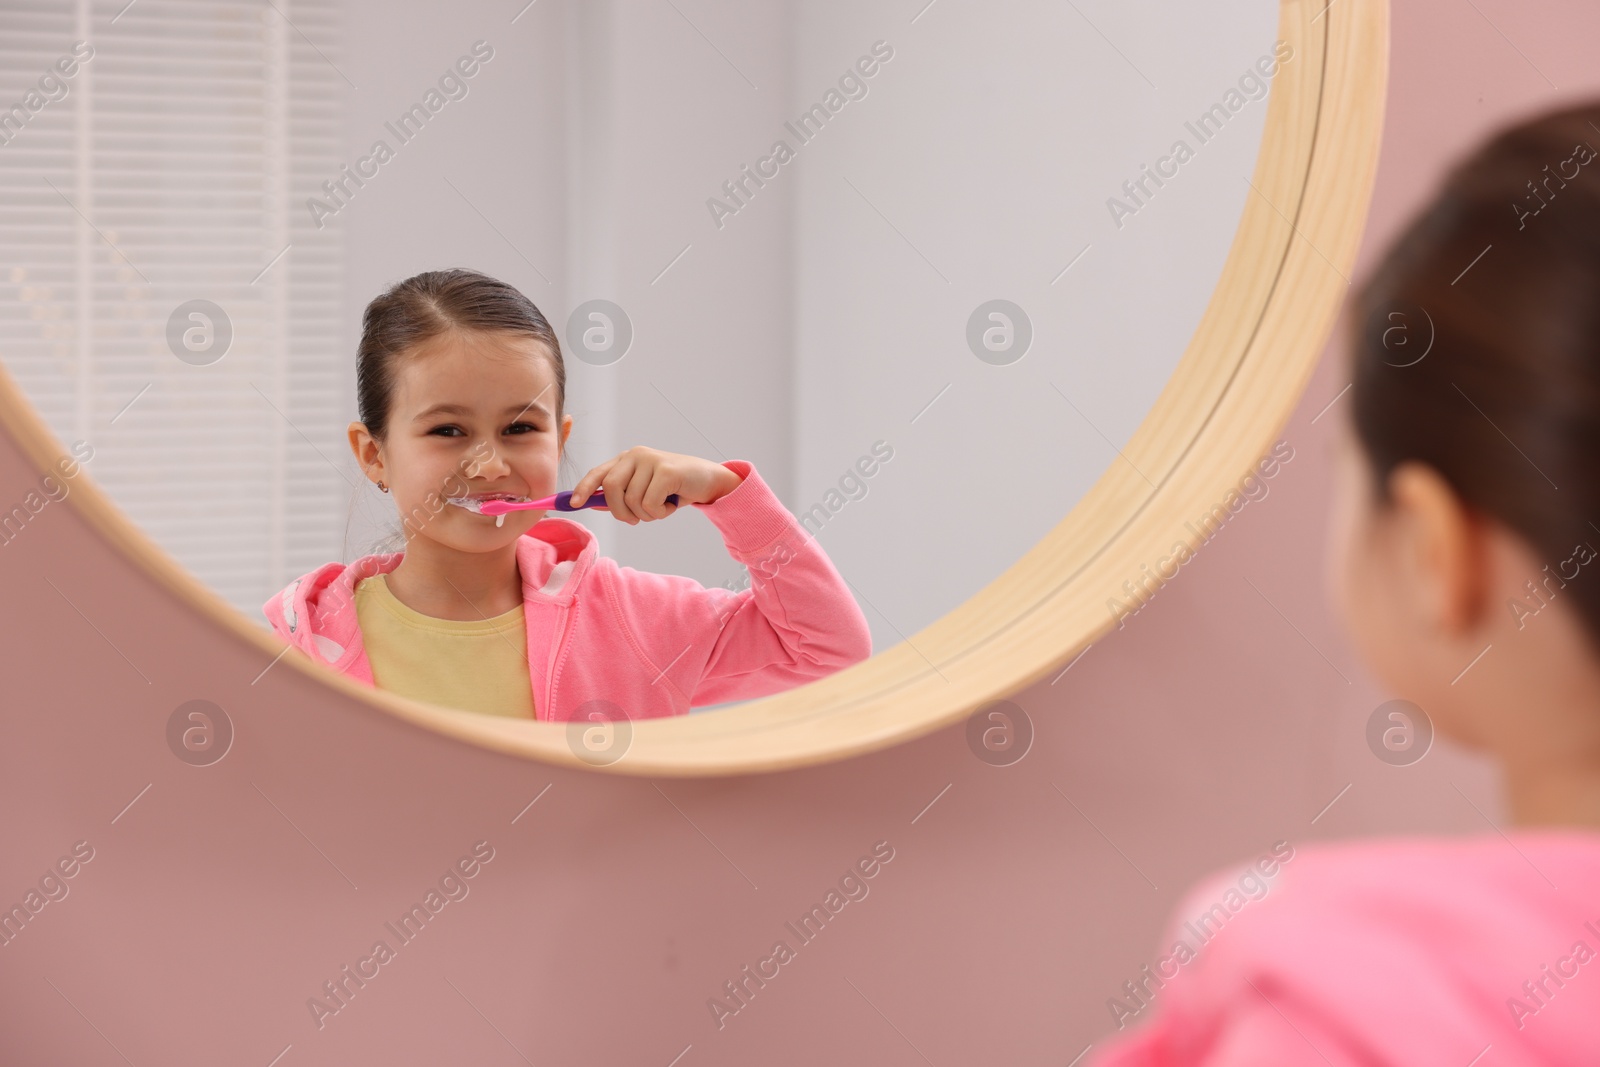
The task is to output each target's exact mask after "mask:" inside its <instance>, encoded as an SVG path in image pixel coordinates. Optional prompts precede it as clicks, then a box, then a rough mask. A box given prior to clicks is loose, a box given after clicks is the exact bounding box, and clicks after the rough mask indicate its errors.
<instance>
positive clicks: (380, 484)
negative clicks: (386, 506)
mask: <svg viewBox="0 0 1600 1067" xmlns="http://www.w3.org/2000/svg"><path fill="white" fill-rule="evenodd" d="M378 488H379V489H382V490H383V491H384V492H385V493H387V492H388V491H389V487H388V486H387V485H384V484H383V483H382V482H379V483H378Z"/></svg>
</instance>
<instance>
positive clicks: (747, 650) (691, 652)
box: [262, 459, 872, 722]
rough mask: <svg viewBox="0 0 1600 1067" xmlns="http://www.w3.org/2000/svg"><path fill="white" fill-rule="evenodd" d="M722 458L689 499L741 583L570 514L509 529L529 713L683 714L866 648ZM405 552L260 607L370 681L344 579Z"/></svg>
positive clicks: (558, 717)
mask: <svg viewBox="0 0 1600 1067" xmlns="http://www.w3.org/2000/svg"><path fill="white" fill-rule="evenodd" d="M723 466H725V467H727V468H728V469H729V470H731V471H733V472H734V473H735V474H738V475H740V476H741V477H742V478H743V479H744V481H743V482H742V483H741V484H740V485H739V486H738V487H737V488H735V489H733V490H732V491H731V492H729V493H727V494H726V495H725V496H723V497H721V498H719V499H718V500H716V501H714V502H713V503H710V504H695V505H693V506H694V507H697V508H699V509H700V510H701V511H703V512H704V513H705V514H706V516H707V517H708V518H709V519H710V520H711V521H712V523H713V524H715V525H716V527H717V529H718V530H719V531H720V532H721V533H722V539H723V541H724V542H725V543H726V544H727V546H728V552H729V553H730V554H731V555H732V556H733V558H734V559H736V560H738V561H739V562H740V563H743V564H745V565H746V566H747V567H748V568H749V571H750V587H749V588H747V589H743V590H740V591H739V592H733V591H732V590H729V589H723V588H720V587H719V588H713V589H708V588H706V587H704V586H702V585H701V584H700V583H698V582H696V581H694V580H693V579H692V578H685V577H680V576H678V575H674V574H653V573H650V572H647V571H637V570H634V569H633V568H631V567H623V566H619V565H618V564H617V563H616V561H614V560H612V559H609V558H607V557H605V556H601V555H599V554H598V552H597V551H596V548H595V537H594V534H592V533H591V532H590V531H589V530H588V528H587V527H585V526H583V525H582V524H580V523H577V522H574V521H572V520H571V519H564V518H556V517H546V518H544V519H541V520H540V521H539V522H537V523H535V524H534V525H533V527H532V528H531V529H530V530H528V532H527V533H525V534H524V535H523V536H522V537H520V538H518V539H517V567H518V570H519V571H520V573H521V576H522V596H523V611H524V614H523V617H524V619H525V621H526V623H527V631H528V673H529V678H530V681H531V683H532V685H533V696H534V705H535V707H536V709H537V710H538V717H539V719H540V720H549V721H556V722H565V721H568V720H571V719H574V718H583V717H587V716H583V715H579V714H576V713H577V711H578V708H579V706H580V705H582V704H584V703H585V702H587V701H592V700H606V701H610V702H611V703H612V704H614V705H616V706H617V707H618V708H620V709H621V712H620V713H621V714H624V715H626V717H628V718H630V719H653V718H659V717H662V716H667V715H683V714H686V713H687V712H688V711H689V709H690V708H691V707H694V706H698V705H703V704H720V703H724V702H726V701H733V700H746V699H751V698H754V697H760V696H765V695H767V694H769V693H776V692H780V691H782V690H785V689H789V688H792V687H794V686H796V685H799V684H801V683H803V682H806V681H809V680H811V679H813V678H821V677H823V676H825V675H828V674H832V673H833V672H835V671H838V670H841V669H843V668H845V667H848V666H850V664H852V663H856V662H858V661H860V660H864V659H866V658H868V657H869V656H870V655H872V638H871V634H870V633H869V631H868V629H867V620H866V617H865V616H864V615H862V613H861V609H860V608H859V607H857V606H856V601H855V598H854V597H853V596H852V595H851V593H850V589H849V587H848V586H847V585H845V583H844V580H843V579H842V578H841V577H840V576H839V572H838V571H837V570H835V569H834V567H833V564H832V562H830V561H829V559H828V557H827V556H826V555H825V554H824V553H823V551H822V548H821V546H820V545H818V544H817V542H816V540H815V539H814V538H813V537H812V536H811V535H810V533H809V532H808V531H807V530H806V529H805V528H804V527H802V526H801V525H800V523H799V521H798V520H796V519H795V517H794V516H793V515H792V514H790V513H789V511H788V509H787V508H785V507H784V506H783V503H782V502H781V501H779V500H778V498H777V497H776V496H775V495H773V492H772V490H771V489H770V488H769V487H768V486H767V484H766V482H764V481H762V479H761V476H760V475H759V474H757V473H756V470H755V468H754V467H753V466H752V465H751V464H750V463H748V462H746V461H744V460H737V459H736V460H728V461H727V462H725V463H724V464H723ZM404 555H405V554H404V553H403V552H393V553H387V554H383V555H371V556H363V557H361V558H360V559H358V560H356V561H355V562H354V563H350V564H344V563H327V564H324V565H323V566H321V567H318V568H317V569H316V570H314V571H312V572H311V573H310V574H307V575H305V576H303V577H301V578H298V579H296V580H295V581H293V582H291V583H290V584H289V585H288V587H287V588H285V589H284V590H283V591H282V592H281V593H279V594H278V595H276V596H274V597H272V598H271V599H270V600H268V601H267V602H266V604H264V605H263V606H262V611H263V612H264V613H265V614H266V617H267V621H268V622H270V623H271V624H272V628H273V630H275V631H276V632H277V633H278V635H279V636H280V637H283V638H284V639H285V640H287V641H289V642H290V643H291V644H293V645H294V646H295V647H296V648H299V649H301V650H302V651H304V652H306V653H308V654H310V655H311V656H312V657H313V658H315V659H317V660H319V661H321V662H325V663H328V664H330V665H331V666H332V667H333V669H334V670H336V671H340V672H342V673H344V674H348V675H350V676H351V677H352V678H356V679H358V680H360V681H363V682H366V683H367V684H368V685H372V684H373V681H372V667H371V664H370V663H369V661H368V659H367V654H366V650H365V648H364V646H363V645H362V641H361V629H360V626H359V625H358V623H357V620H356V612H355V586H356V583H357V582H358V581H360V580H361V579H363V578H368V577H371V576H373V575H377V574H383V573H386V572H388V571H391V570H393V569H394V568H395V567H396V566H398V565H399V563H400V560H401V558H402V557H403V556H404ZM609 714H610V715H611V716H616V715H617V714H618V712H617V711H615V710H611V711H610V712H609Z"/></svg>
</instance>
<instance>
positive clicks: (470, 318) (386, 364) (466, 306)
mask: <svg viewBox="0 0 1600 1067" xmlns="http://www.w3.org/2000/svg"><path fill="white" fill-rule="evenodd" d="M449 330H483V331H490V332H498V333H512V334H521V335H523V336H526V337H532V338H534V339H536V340H538V341H541V342H543V343H544V346H545V348H546V349H548V350H549V353H550V360H551V364H552V367H553V369H554V371H555V389H556V402H555V413H556V422H557V423H559V422H560V421H561V414H562V408H563V406H564V405H565V403H566V394H567V366H566V362H565V361H564V360H563V359H562V356H561V342H560V340H558V339H557V337H556V333H555V331H554V330H553V329H551V328H550V323H549V322H548V321H547V320H546V319H545V317H544V314H543V312H541V311H540V310H539V309H538V308H537V307H535V306H534V304H533V301H531V300H529V299H528V298H527V297H525V296H523V295H522V293H520V292H518V291H517V289H516V287H515V286H511V285H507V284H506V283H505V282H502V281H497V280H496V279H494V278H491V277H489V276H488V275H486V274H479V273H478V272H477V271H474V270H464V269H461V268H455V269H452V270H432V271H427V272H426V273H423V274H417V275H414V276H412V277H410V278H407V279H406V280H405V281H403V282H397V283H395V284H394V285H392V286H390V287H389V289H388V290H387V291H386V292H384V293H383V294H382V295H381V296H378V297H375V298H374V299H373V301H372V303H370V304H368V305H367V310H366V312H365V313H364V314H363V315H362V317H361V344H360V346H359V347H358V348H357V349H356V405H357V409H358V411H359V414H360V418H361V421H362V422H363V423H364V424H365V425H366V427H367V432H368V433H370V434H372V436H373V437H375V438H377V439H378V440H380V441H382V440H383V439H384V436H385V434H387V433H388V428H389V408H390V404H391V403H392V401H393V399H394V383H395V379H396V376H397V367H396V364H397V363H398V361H399V360H400V358H402V357H403V356H404V355H405V353H406V352H407V351H409V350H410V349H411V348H413V347H414V346H416V345H419V344H422V343H423V342H425V341H430V340H432V339H433V338H435V337H437V336H439V335H440V334H442V333H445V332H447V331H449Z"/></svg>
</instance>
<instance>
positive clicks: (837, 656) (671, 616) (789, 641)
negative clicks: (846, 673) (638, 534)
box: [611, 460, 872, 707]
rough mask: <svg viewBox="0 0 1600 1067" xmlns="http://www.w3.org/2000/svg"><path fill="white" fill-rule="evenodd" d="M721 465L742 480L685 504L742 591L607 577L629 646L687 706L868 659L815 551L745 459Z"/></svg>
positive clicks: (843, 596) (762, 690)
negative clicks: (741, 568)
mask: <svg viewBox="0 0 1600 1067" xmlns="http://www.w3.org/2000/svg"><path fill="white" fill-rule="evenodd" d="M723 466H725V467H727V468H728V469H729V470H731V471H733V472H734V473H735V474H737V475H739V476H740V477H741V478H743V479H744V480H743V481H742V482H741V483H740V484H739V486H738V487H736V488H735V489H733V490H732V491H731V492H729V493H727V494H726V495H725V496H722V497H720V498H719V499H717V500H716V501H714V502H712V503H710V504H695V505H694V507H697V508H699V509H701V510H702V511H703V512H705V514H706V517H707V518H709V519H710V520H711V522H712V523H713V524H714V525H715V526H716V527H717V529H718V530H719V531H720V532H721V534H722V539H723V542H724V543H725V544H726V545H727V547H728V553H729V554H730V555H731V556H732V557H733V558H734V559H736V560H738V561H739V562H740V563H742V564H744V565H745V566H746V567H747V568H749V571H750V587H749V588H748V589H743V590H740V591H739V592H733V591H732V590H729V589H723V588H720V587H718V588H706V587H705V586H702V585H701V584H700V583H699V582H696V581H695V580H694V579H692V578H687V577H683V576H681V575H672V574H654V573H650V572H647V571H637V570H634V569H633V568H631V567H617V568H616V569H615V570H614V571H612V572H611V577H612V578H613V579H614V585H613V589H612V595H613V596H614V597H615V598H616V600H617V607H618V610H619V612H620V613H621V614H622V617H623V619H624V622H625V624H626V625H628V627H629V629H630V631H631V632H632V635H633V637H634V640H635V642H636V644H637V647H638V648H639V649H640V651H641V653H642V655H643V656H644V658H645V659H646V660H647V661H648V662H649V664H650V665H651V666H652V667H654V669H656V670H658V671H663V672H664V673H665V678H666V679H667V680H668V681H670V682H672V683H673V685H674V686H675V687H676V688H677V689H678V691H679V692H680V693H682V694H683V695H684V696H685V698H686V699H687V702H688V705H689V706H690V707H698V706H702V705H706V704H721V703H724V702H727V701H733V700H750V699H754V698H756V697H761V696H767V695H769V694H771V693H777V692H781V691H783V690H786V689H791V688H793V687H795V686H797V685H800V684H803V683H805V682H808V681H811V680H813V679H816V678H821V677H824V676H826V675H829V674H832V673H834V672H835V671H839V670H842V669H843V668H845V667H848V666H850V665H851V664H852V663H857V662H859V661H861V660H864V659H866V658H868V657H869V656H871V655H872V635H871V632H870V631H869V629H868V627H867V620H866V617H865V616H864V615H863V614H862V613H861V609H860V608H859V607H858V606H857V605H856V601H855V597H854V596H853V595H852V594H851V592H850V587H849V586H847V585H846V584H845V582H844V579H843V578H841V577H840V576H839V572H838V571H837V570H835V569H834V566H833V563H832V562H831V561H830V560H829V559H828V557H827V555H826V554H825V553H824V552H823V551H822V546H821V545H819V544H818V543H817V542H816V539H815V538H813V537H812V536H811V534H810V533H809V532H808V531H807V530H806V529H805V528H804V527H803V526H801V525H800V523H799V521H798V520H797V519H796V518H795V517H794V516H793V515H792V514H791V513H790V512H789V510H788V509H787V508H785V507H784V506H783V502H782V501H780V500H779V499H778V498H777V496H776V495H775V494H774V493H773V492H772V490H771V488H770V487H769V486H768V485H767V484H766V482H764V481H763V480H762V478H761V476H760V475H759V474H758V473H756V470H755V468H754V467H753V466H752V465H751V464H750V463H749V462H747V461H745V460H728V461H727V462H725V463H724V464H723Z"/></svg>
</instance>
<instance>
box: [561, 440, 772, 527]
mask: <svg viewBox="0 0 1600 1067" xmlns="http://www.w3.org/2000/svg"><path fill="white" fill-rule="evenodd" d="M743 482H744V479H743V478H741V477H739V475H737V474H735V473H734V472H733V471H731V470H729V469H728V468H727V467H724V466H723V465H722V464H720V463H713V462H712V461H711V460H709V459H701V458H700V457H699V456H680V455H678V454H677V453H675V452H662V451H659V450H657V449H654V448H646V447H645V446H644V445H635V446H634V447H633V448H630V449H628V450H627V451H626V452H623V453H620V454H619V455H617V456H616V458H614V459H609V460H607V461H606V462H604V463H602V464H600V465H599V466H598V467H595V468H594V469H593V470H591V471H590V472H589V473H588V474H585V475H584V476H583V477H582V478H580V479H579V480H578V484H577V485H576V486H574V487H573V490H572V506H573V507H575V508H576V507H582V506H583V503H584V501H586V500H588V499H589V496H590V494H591V493H593V492H594V491H595V488H596V487H599V488H601V489H604V490H605V494H606V507H607V508H609V509H610V511H611V514H613V515H615V516H616V517H617V518H619V519H621V520H622V521H623V522H625V523H627V524H628V525H630V526H637V525H638V524H639V523H641V522H649V521H651V520H652V519H664V518H666V517H667V516H668V515H671V514H672V513H673V512H674V511H677V510H678V508H679V507H680V506H682V505H684V504H710V503H712V502H714V501H716V500H718V499H719V498H721V497H724V496H726V495H727V494H729V493H731V492H732V491H733V490H735V489H737V488H738V487H739V486H740V485H741V484H742V483H743ZM673 493H677V494H678V503H677V504H668V503H667V502H666V500H667V497H669V496H671V495H672V494H673Z"/></svg>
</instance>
